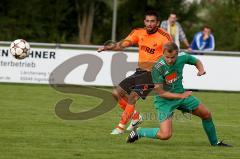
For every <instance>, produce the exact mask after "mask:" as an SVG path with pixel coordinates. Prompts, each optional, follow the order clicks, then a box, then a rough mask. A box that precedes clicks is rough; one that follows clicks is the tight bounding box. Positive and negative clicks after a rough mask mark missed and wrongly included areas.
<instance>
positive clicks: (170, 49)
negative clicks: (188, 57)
mask: <svg viewBox="0 0 240 159" xmlns="http://www.w3.org/2000/svg"><path fill="white" fill-rule="evenodd" d="M165 50H167V52H170V53H171V52H173V51H178V50H179V48H178V46H177V44H176V43H174V42H168V43H166V44H165V45H164V51H165Z"/></svg>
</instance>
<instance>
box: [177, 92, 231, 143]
mask: <svg viewBox="0 0 240 159" xmlns="http://www.w3.org/2000/svg"><path fill="white" fill-rule="evenodd" d="M182 104H184V109H185V110H189V111H190V112H191V113H192V114H193V115H196V116H198V117H200V118H201V119H202V125H203V128H204V131H205V133H206V134H207V136H208V139H209V142H210V144H211V145H213V146H230V145H227V144H224V143H223V142H219V141H218V138H217V133H216V129H215V125H214V123H213V120H212V115H211V112H210V111H209V110H208V109H207V108H206V107H205V106H204V105H203V104H201V103H200V101H199V100H198V99H197V98H195V97H193V96H189V97H188V98H186V99H184V100H183V103H182Z"/></svg>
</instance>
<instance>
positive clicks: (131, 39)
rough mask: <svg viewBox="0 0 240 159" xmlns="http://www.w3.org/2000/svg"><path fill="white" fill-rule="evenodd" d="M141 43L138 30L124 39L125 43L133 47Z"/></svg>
mask: <svg viewBox="0 0 240 159" xmlns="http://www.w3.org/2000/svg"><path fill="white" fill-rule="evenodd" d="M138 41H139V37H138V34H137V31H136V29H134V30H132V32H131V33H130V34H129V35H128V36H127V37H126V38H125V39H124V43H126V44H127V43H129V44H131V45H134V44H137V43H138Z"/></svg>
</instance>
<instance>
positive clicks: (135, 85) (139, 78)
mask: <svg viewBox="0 0 240 159" xmlns="http://www.w3.org/2000/svg"><path fill="white" fill-rule="evenodd" d="M119 86H120V87H121V88H122V89H123V90H125V91H126V92H127V94H130V93H131V92H132V91H134V92H136V93H137V94H138V95H139V96H140V97H141V98H142V99H145V98H146V96H147V95H148V94H149V93H150V92H151V90H152V89H153V88H154V84H153V82H152V75H151V72H150V71H145V70H141V69H139V68H138V69H136V72H135V73H134V74H133V75H131V76H129V77H127V78H125V79H124V80H123V81H122V82H120V84H119Z"/></svg>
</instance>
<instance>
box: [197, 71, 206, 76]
mask: <svg viewBox="0 0 240 159" xmlns="http://www.w3.org/2000/svg"><path fill="white" fill-rule="evenodd" d="M205 74H206V71H204V70H202V71H198V73H197V75H198V76H202V75H205Z"/></svg>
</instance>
